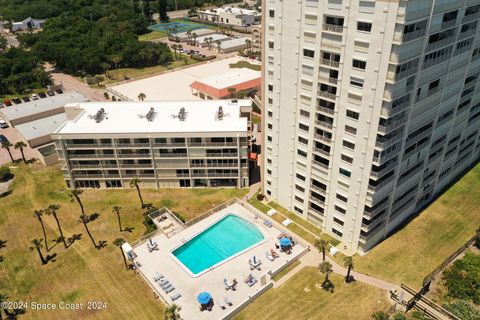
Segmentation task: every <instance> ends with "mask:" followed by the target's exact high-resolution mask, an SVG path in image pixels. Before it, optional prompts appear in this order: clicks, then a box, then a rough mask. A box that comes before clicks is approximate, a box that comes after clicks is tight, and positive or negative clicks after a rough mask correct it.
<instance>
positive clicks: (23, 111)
mask: <svg viewBox="0 0 480 320" xmlns="http://www.w3.org/2000/svg"><path fill="white" fill-rule="evenodd" d="M85 101H88V99H87V98H86V97H85V96H84V95H82V94H80V93H78V92H77V91H68V92H64V93H62V94H58V93H56V94H55V95H54V96H52V97H50V96H47V97H46V98H43V99H38V100H32V101H30V102H24V103H21V104H16V105H13V106H11V107H6V108H3V109H0V113H1V114H3V116H4V118H5V119H6V120H8V121H12V120H15V119H19V118H23V117H27V116H31V115H34V114H37V113H40V112H46V111H50V110H54V109H58V108H61V107H63V106H64V105H66V104H67V103H78V102H85Z"/></svg>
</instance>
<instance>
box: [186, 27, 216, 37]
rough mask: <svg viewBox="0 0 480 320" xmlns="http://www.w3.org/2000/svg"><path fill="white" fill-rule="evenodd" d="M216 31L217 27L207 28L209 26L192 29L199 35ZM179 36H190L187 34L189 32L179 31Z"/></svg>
mask: <svg viewBox="0 0 480 320" xmlns="http://www.w3.org/2000/svg"><path fill="white" fill-rule="evenodd" d="M216 32H217V31H216V30H215V29H207V28H204V29H196V30H192V34H194V33H195V34H196V35H197V36H203V35H207V34H213V33H216ZM177 37H180V38H183V37H188V35H187V32H179V33H177Z"/></svg>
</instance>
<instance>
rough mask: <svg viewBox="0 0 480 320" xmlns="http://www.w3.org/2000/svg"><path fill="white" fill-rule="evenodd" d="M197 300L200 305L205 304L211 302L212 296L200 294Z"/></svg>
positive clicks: (206, 293)
mask: <svg viewBox="0 0 480 320" xmlns="http://www.w3.org/2000/svg"><path fill="white" fill-rule="evenodd" d="M197 300H198V302H200V304H207V303H209V302H210V300H212V295H211V294H210V293H208V292H202V293H200V294H199V295H198V297H197Z"/></svg>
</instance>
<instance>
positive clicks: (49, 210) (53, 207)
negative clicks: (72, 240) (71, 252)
mask: <svg viewBox="0 0 480 320" xmlns="http://www.w3.org/2000/svg"><path fill="white" fill-rule="evenodd" d="M58 209H60V205H59V204H51V205H49V206H48V207H47V209H45V214H47V215H52V216H53V218H54V219H55V221H56V222H57V227H58V232H60V239H62V242H63V245H64V246H65V249H68V246H67V241H66V240H65V237H64V236H63V231H62V226H61V225H60V221H59V220H58V216H57V211H58Z"/></svg>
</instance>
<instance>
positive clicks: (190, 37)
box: [187, 29, 192, 43]
mask: <svg viewBox="0 0 480 320" xmlns="http://www.w3.org/2000/svg"><path fill="white" fill-rule="evenodd" d="M191 39H192V30H191V29H188V30H187V43H190V40H191Z"/></svg>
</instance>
